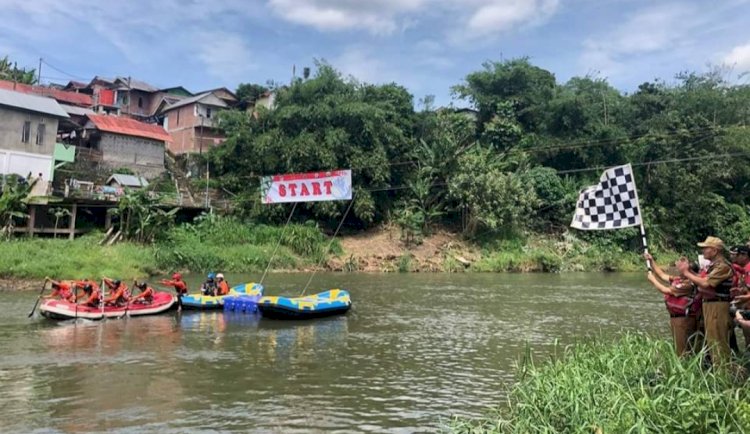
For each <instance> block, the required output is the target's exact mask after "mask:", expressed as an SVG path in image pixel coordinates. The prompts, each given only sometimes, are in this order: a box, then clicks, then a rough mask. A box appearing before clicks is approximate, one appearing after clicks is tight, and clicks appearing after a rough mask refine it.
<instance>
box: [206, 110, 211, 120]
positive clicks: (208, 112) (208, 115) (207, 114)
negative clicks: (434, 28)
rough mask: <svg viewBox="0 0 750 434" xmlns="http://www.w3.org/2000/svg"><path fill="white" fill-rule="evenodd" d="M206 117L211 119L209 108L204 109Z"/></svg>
mask: <svg viewBox="0 0 750 434" xmlns="http://www.w3.org/2000/svg"><path fill="white" fill-rule="evenodd" d="M206 117H207V118H209V119H211V107H206Z"/></svg>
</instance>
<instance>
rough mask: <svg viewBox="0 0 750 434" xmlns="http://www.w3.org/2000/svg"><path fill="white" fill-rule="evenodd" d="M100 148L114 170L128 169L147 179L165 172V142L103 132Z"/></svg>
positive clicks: (103, 159)
mask: <svg viewBox="0 0 750 434" xmlns="http://www.w3.org/2000/svg"><path fill="white" fill-rule="evenodd" d="M98 148H99V150H101V151H102V161H103V162H104V163H106V164H107V165H109V166H111V167H113V168H118V167H127V168H129V169H131V170H132V171H133V172H136V173H139V174H141V175H143V176H145V177H146V178H152V177H154V176H158V175H159V174H161V173H162V172H164V142H160V141H157V140H151V139H145V138H140V137H131V136H122V135H119V134H111V133H105V132H102V133H101V140H100V141H99V144H98Z"/></svg>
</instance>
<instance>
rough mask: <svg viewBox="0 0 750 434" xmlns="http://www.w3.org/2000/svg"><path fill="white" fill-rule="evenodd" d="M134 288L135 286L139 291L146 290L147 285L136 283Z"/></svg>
mask: <svg viewBox="0 0 750 434" xmlns="http://www.w3.org/2000/svg"><path fill="white" fill-rule="evenodd" d="M135 286H137V287H138V288H140V289H146V286H147V283H146V282H141V283H136V284H135Z"/></svg>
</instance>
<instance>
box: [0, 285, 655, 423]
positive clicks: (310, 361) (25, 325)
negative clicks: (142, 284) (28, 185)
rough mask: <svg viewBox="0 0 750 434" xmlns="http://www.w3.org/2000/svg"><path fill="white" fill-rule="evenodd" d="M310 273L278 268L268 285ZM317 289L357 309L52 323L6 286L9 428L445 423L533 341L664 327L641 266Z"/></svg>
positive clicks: (2, 328)
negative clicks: (314, 315)
mask: <svg viewBox="0 0 750 434" xmlns="http://www.w3.org/2000/svg"><path fill="white" fill-rule="evenodd" d="M227 277H228V278H229V280H230V283H238V282H240V281H245V280H246V279H252V278H257V277H258V276H239V275H228V276H227ZM308 277H309V276H308V275H306V274H272V275H270V276H269V277H268V278H267V279H266V287H267V288H268V289H267V290H266V294H270V295H281V294H287V295H289V294H297V293H299V288H301V287H303V286H304V284H305V282H306V281H307V279H308ZM188 282H189V283H190V284H192V286H191V288H195V287H196V285H197V282H198V276H192V278H191V279H188ZM312 287H318V288H321V287H325V288H328V287H332V288H337V287H339V288H346V289H348V290H349V291H350V292H351V295H352V299H353V302H354V304H353V307H352V310H351V311H350V312H349V314H348V315H346V316H343V317H336V318H328V319H321V320H315V321H310V322H284V321H274V320H263V319H258V318H257V317H254V316H248V315H245V314H231V315H229V314H227V315H225V314H224V313H223V312H221V311H219V312H211V313H199V312H183V313H182V314H177V313H168V314H165V315H162V316H155V317H141V318H126V319H121V320H108V321H105V322H89V323H70V322H68V323H56V322H53V321H49V320H45V319H42V318H39V317H38V316H37V317H34V318H33V319H27V318H26V315H27V313H28V312H29V310H30V309H31V306H32V305H33V302H34V299H35V297H36V295H37V294H36V293H30V292H23V293H0V348H2V357H0V431H2V432H66V433H67V432H104V431H106V432H122V433H143V432H158V433H160V434H164V433H184V432H283V433H294V432H305V433H307V432H346V433H350V432H394V433H411V432H434V431H436V430H438V429H439V428H440V426H441V423H442V422H444V421H445V420H446V419H447V418H449V417H450V416H451V415H461V416H478V415H481V414H482V413H483V412H484V411H485V410H486V408H487V407H489V406H493V405H497V404H498V403H500V402H501V401H502V399H503V398H504V396H505V394H506V391H507V387H508V386H509V385H511V384H512V383H513V381H514V364H515V363H516V362H517V361H518V360H519V357H520V356H521V355H522V354H523V353H524V351H525V349H526V348H527V345H528V346H529V347H530V348H531V349H532V351H533V353H534V354H535V356H536V357H537V358H538V359H540V360H541V359H544V358H545V357H546V356H548V355H549V354H550V352H551V351H553V349H554V348H555V342H558V343H560V344H562V345H565V344H570V343H572V342H575V341H576V340H579V339H581V338H584V337H587V336H605V337H607V338H614V337H616V336H617V335H619V334H621V333H624V332H625V331H632V330H643V331H647V332H649V333H657V334H660V335H664V336H666V335H667V334H668V325H667V324H668V317H667V316H666V312H665V309H664V306H663V303H662V302H661V297H660V296H659V295H658V294H657V292H656V291H655V290H653V289H651V288H649V286H648V284H647V282H646V281H645V273H637V274H585V273H578V274H319V275H317V276H316V278H315V280H314V282H313V286H312Z"/></svg>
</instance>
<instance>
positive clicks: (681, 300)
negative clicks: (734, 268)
mask: <svg viewBox="0 0 750 434" xmlns="http://www.w3.org/2000/svg"><path fill="white" fill-rule="evenodd" d="M644 256H645V258H646V259H647V260H648V261H650V262H651V265H652V269H653V273H648V275H647V278H648V280H649V282H651V284H652V285H654V287H655V288H656V289H657V290H659V292H661V293H662V294H664V304H665V305H666V307H667V311H668V312H669V325H670V328H671V330H672V339H673V340H674V345H675V352H676V353H677V355H678V356H685V355H687V354H689V353H691V352H694V351H695V350H697V348H695V346H694V345H691V344H692V343H693V342H694V338H695V337H696V333H697V332H698V316H699V315H700V311H701V297H700V294H699V293H698V291H697V288H696V286H695V285H694V284H693V283H692V282H690V281H689V280H688V279H686V278H685V277H683V276H672V275H669V274H667V273H666V272H664V270H663V269H662V268H661V267H660V266H659V265H658V264H657V263H656V262H655V261H654V258H653V257H652V256H651V255H650V254H648V253H646V254H645V255H644ZM692 269H693V271H694V272H698V271H699V268H698V265H697V264H694V265H693V268H692ZM667 282H668V284H667Z"/></svg>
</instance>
